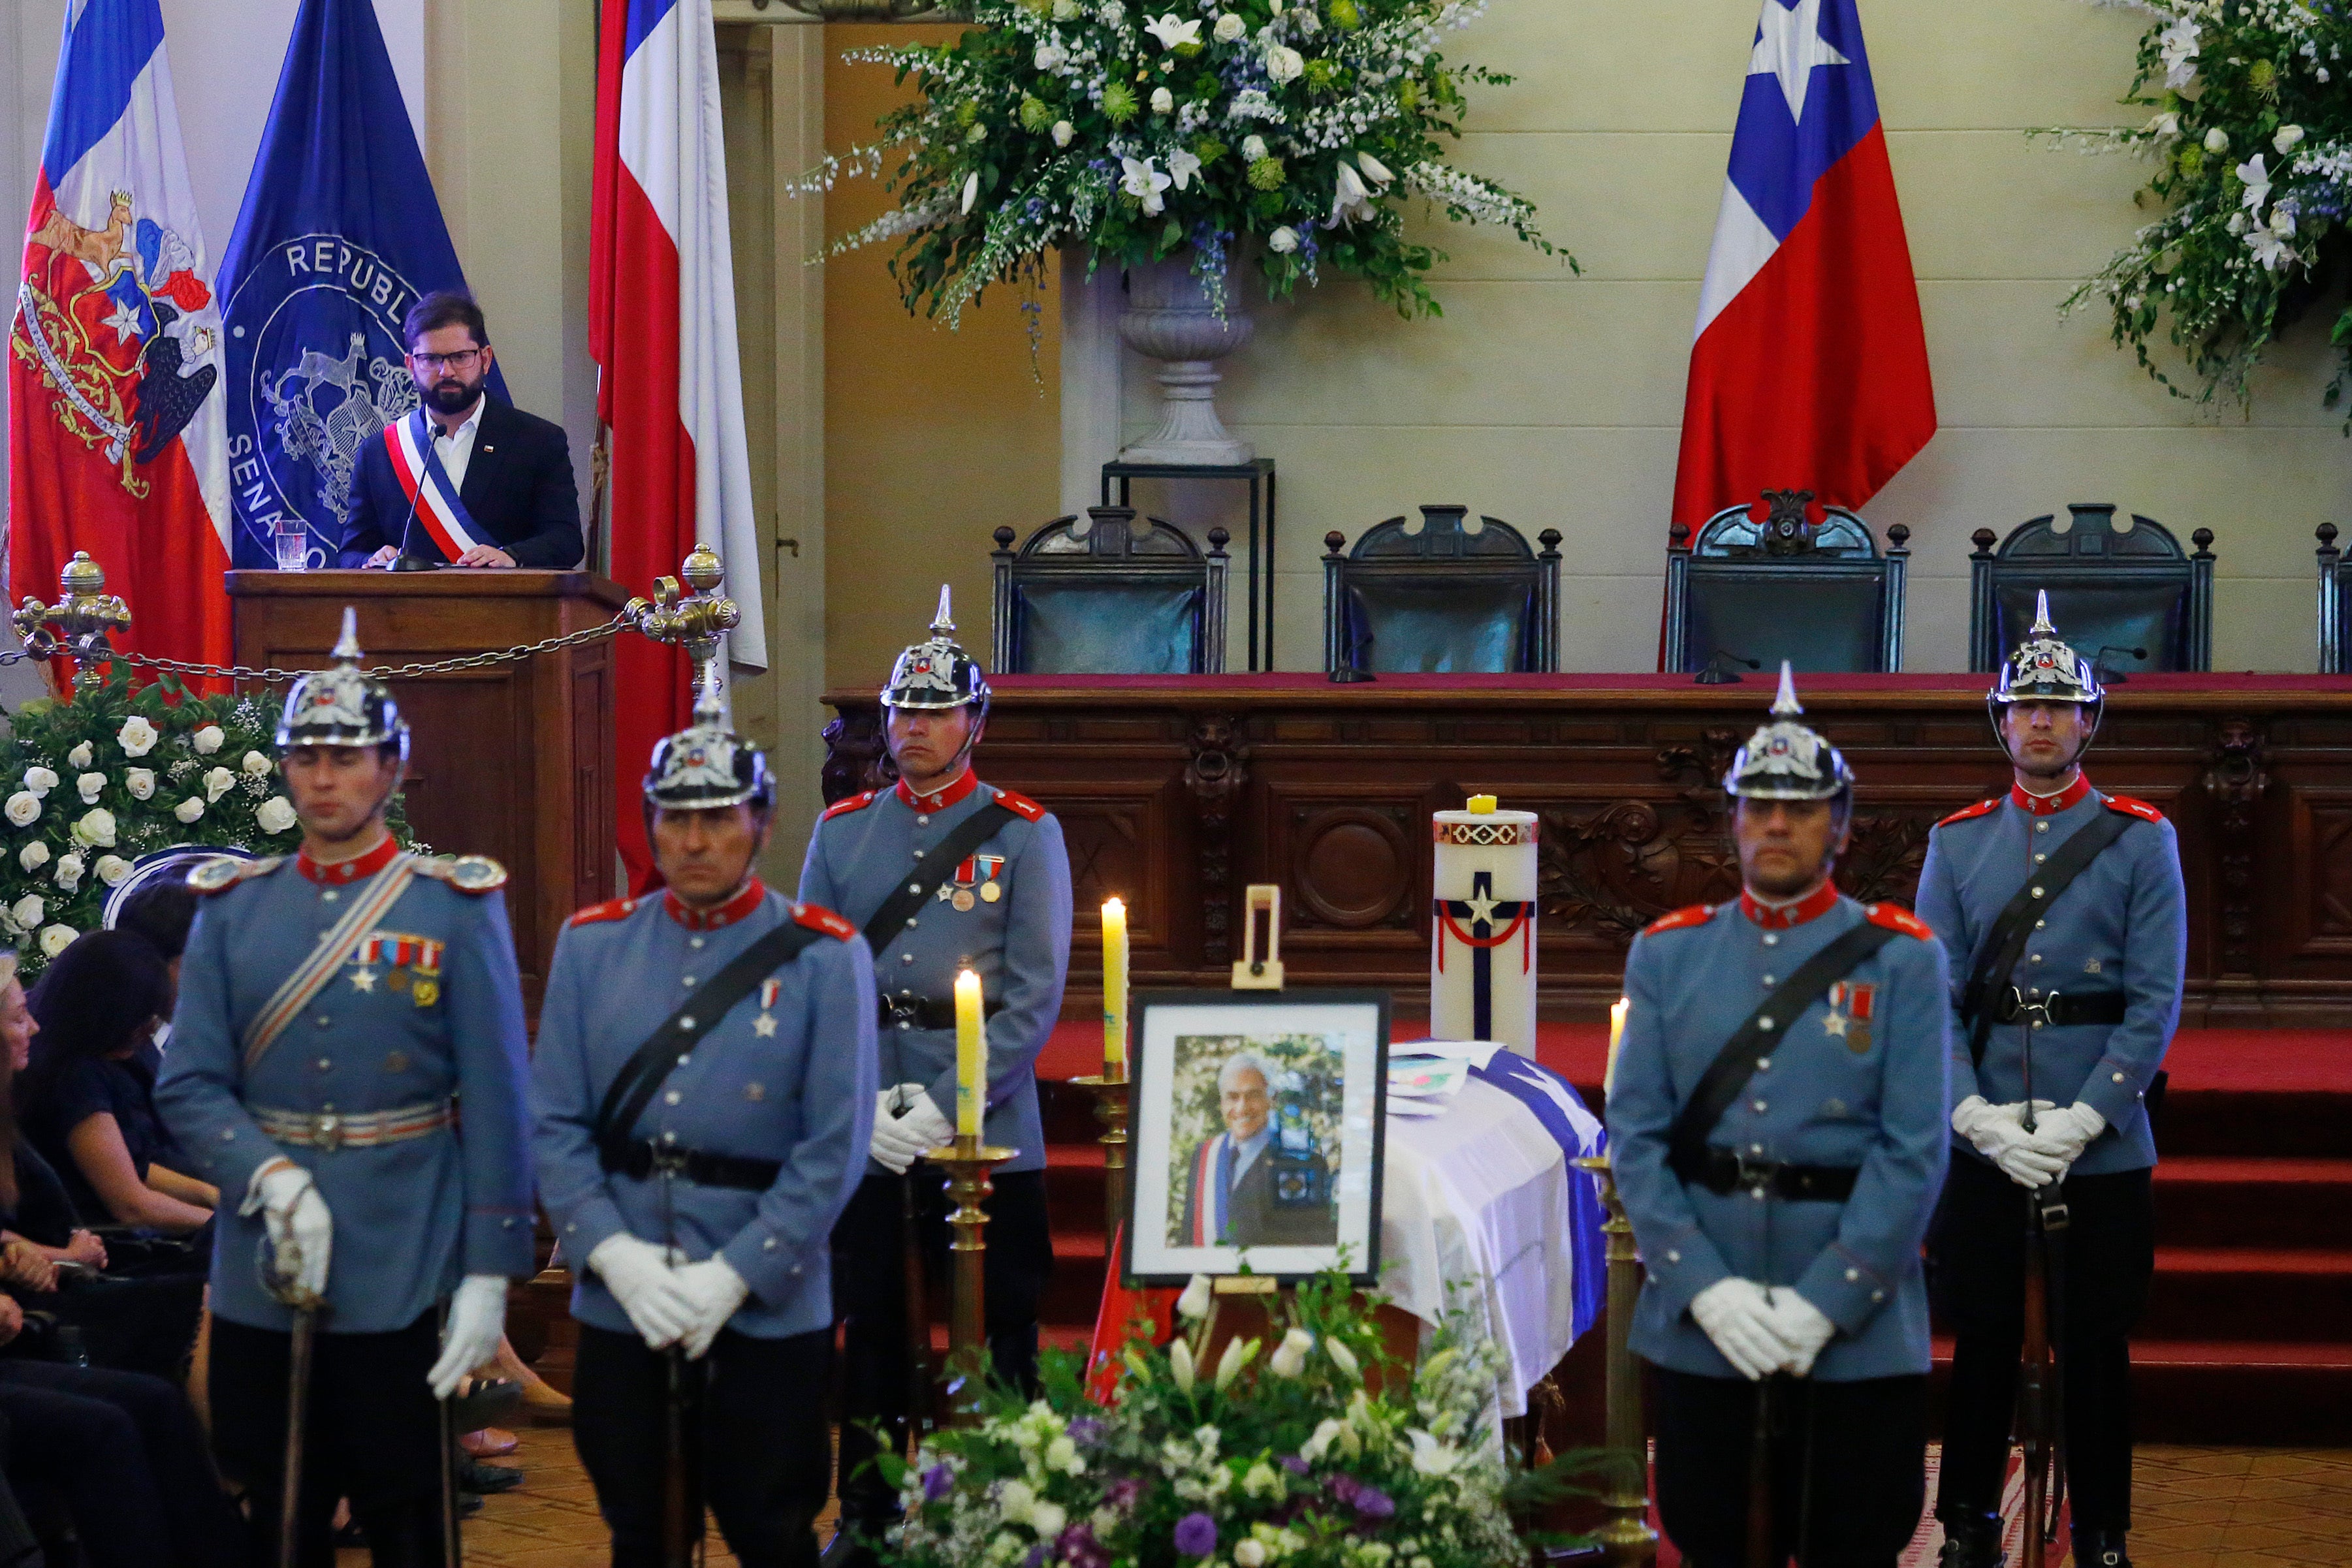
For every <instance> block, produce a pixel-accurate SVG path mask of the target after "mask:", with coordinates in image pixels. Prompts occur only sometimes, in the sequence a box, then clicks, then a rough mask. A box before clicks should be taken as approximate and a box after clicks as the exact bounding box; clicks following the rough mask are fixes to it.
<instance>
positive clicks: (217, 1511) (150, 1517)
mask: <svg viewBox="0 0 2352 1568" xmlns="http://www.w3.org/2000/svg"><path fill="white" fill-rule="evenodd" d="M0 1412H5V1414H6V1416H7V1466H6V1468H7V1475H8V1481H9V1484H10V1485H11V1486H12V1487H14V1488H15V1489H16V1490H17V1491H18V1492H20V1493H29V1492H33V1491H37V1490H47V1491H49V1492H51V1493H53V1494H55V1495H56V1496H57V1497H58V1498H59V1499H61V1500H63V1502H64V1504H65V1510H66V1513H67V1516H68V1518H70V1519H71V1520H72V1521H73V1526H74V1533H75V1534H77V1535H78V1536H79V1537H80V1538H81V1544H82V1551H83V1552H84V1554H85V1555H87V1556H88V1558H89V1562H90V1563H91V1568H115V1565H116V1564H121V1565H122V1568H152V1565H153V1564H156V1563H178V1564H180V1565H181V1568H232V1565H233V1564H235V1563H239V1562H241V1561H242V1560H243V1558H244V1555H245V1553H244V1551H243V1548H242V1545H241V1543H240V1537H241V1534H242V1531H241V1529H240V1527H239V1525H238V1522H237V1518H236V1508H235V1507H234V1506H232V1505H231V1504H230V1502H229V1500H228V1496H227V1494H226V1493H225V1492H223V1491H222V1490H221V1488H220V1482H219V1480H218V1479H215V1477H214V1475H213V1468H212V1464H211V1462H210V1461H209V1460H208V1459H207V1458H205V1434H204V1428H203V1427H200V1426H198V1425H197V1424H196V1413H195V1412H194V1410H193V1409H191V1408H189V1406H188V1401H187V1396H185V1395H184V1394H182V1393H181V1392H180V1390H179V1388H178V1386H177V1385H173V1384H170V1383H166V1382H164V1381H163V1379H162V1378H160V1377H150V1376H148V1375H144V1374H142V1373H136V1372H117V1371H112V1370H110V1369H108V1368H105V1367H95V1366H68V1365H65V1364H61V1363H58V1362H47V1361H22V1360H16V1359H10V1360H5V1361H0Z"/></svg>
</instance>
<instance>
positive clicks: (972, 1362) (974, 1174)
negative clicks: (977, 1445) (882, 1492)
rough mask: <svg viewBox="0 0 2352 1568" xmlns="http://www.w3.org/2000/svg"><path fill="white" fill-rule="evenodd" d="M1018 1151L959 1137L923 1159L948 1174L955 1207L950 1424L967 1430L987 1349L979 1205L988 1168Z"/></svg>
mask: <svg viewBox="0 0 2352 1568" xmlns="http://www.w3.org/2000/svg"><path fill="white" fill-rule="evenodd" d="M1019 1152H1020V1151H1019V1150H1017V1149H1001V1148H997V1147H995V1146H994V1145H987V1144H982V1142H981V1141H980V1138H979V1136H978V1134H957V1136H956V1140H955V1142H954V1143H952V1144H950V1145H946V1146H945V1147H943V1148H937V1149H933V1150H932V1151H931V1152H930V1153H929V1154H927V1155H924V1156H923V1157H924V1158H925V1159H927V1160H929V1161H930V1162H931V1163H932V1164H933V1165H935V1166H939V1167H940V1168H941V1169H942V1170H944V1171H946V1172H947V1173H948V1197H949V1200H950V1202H951V1203H952V1204H953V1205H954V1207H952V1208H950V1210H949V1211H948V1223H949V1224H950V1225H951V1226H953V1227H955V1239H954V1240H952V1241H950V1242H949V1243H948V1250H949V1251H950V1252H951V1253H953V1254H954V1255H955V1256H954V1259H953V1262H954V1265H955V1310H954V1312H953V1314H952V1315H951V1316H950V1318H949V1319H948V1368H949V1374H950V1375H949V1378H948V1422H949V1425H950V1426H956V1427H966V1426H970V1425H971V1424H972V1423H973V1422H975V1421H977V1420H979V1418H980V1389H981V1379H982V1373H983V1371H984V1369H985V1363H986V1360H987V1347H988V1323H987V1316H988V1314H987V1299H988V1283H987V1272H986V1270H987V1262H988V1242H987V1240H986V1239H985V1238H983V1237H982V1234H981V1227H982V1226H983V1225H986V1224H987V1223H988V1211H987V1210H986V1209H984V1208H982V1207H981V1205H982V1203H983V1202H985V1201H986V1200H987V1198H988V1196H989V1195H990V1194H991V1193H992V1192H994V1191H995V1190H996V1187H995V1184H994V1183H992V1182H991V1181H990V1180H989V1179H988V1171H989V1167H990V1166H1000V1165H1003V1163H1004V1162H1005V1161H1006V1160H1009V1159H1011V1158H1012V1157H1013V1155H1015V1154H1018V1153H1019Z"/></svg>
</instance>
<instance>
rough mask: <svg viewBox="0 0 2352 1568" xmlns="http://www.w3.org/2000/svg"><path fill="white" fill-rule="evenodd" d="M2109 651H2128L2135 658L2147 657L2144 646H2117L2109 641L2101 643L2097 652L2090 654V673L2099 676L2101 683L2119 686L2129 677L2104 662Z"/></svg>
mask: <svg viewBox="0 0 2352 1568" xmlns="http://www.w3.org/2000/svg"><path fill="white" fill-rule="evenodd" d="M2110 653H2129V654H2130V655H2131V656H2132V657H2133V658H2135V659H2145V658H2147V649H2145V648H2119V647H2116V645H2115V644H2114V643H2101V644H2100V645H2099V649H2098V652H2096V653H2093V654H2092V655H2091V673H2092V674H2095V675H2096V676H2098V677H2099V684H2100V685H2107V686H2119V685H2123V684H2124V683H2125V682H2126V681H2128V680H2130V679H2131V677H2130V676H2129V675H2127V674H2124V673H2123V672H2122V671H2121V670H2118V669H2115V668H2113V667H2112V666H2110V665H2109V664H2107V663H2106V657H2107V655H2108V654H2110Z"/></svg>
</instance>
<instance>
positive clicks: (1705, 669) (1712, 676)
mask: <svg viewBox="0 0 2352 1568" xmlns="http://www.w3.org/2000/svg"><path fill="white" fill-rule="evenodd" d="M1727 664H1745V665H1747V666H1748V668H1749V669H1751V670H1760V669H1762V668H1763V667H1764V662H1763V661H1762V660H1761V659H1751V658H1749V657H1748V655H1747V654H1745V653H1733V652H1732V651H1731V650H1730V649H1728V648H1717V650H1716V651H1715V652H1714V653H1710V654H1708V655H1707V660H1706V664H1705V665H1704V666H1702V667H1701V668H1700V670H1699V673H1698V674H1696V675H1693V676H1692V677H1691V684H1692V685H1698V686H1727V685H1734V684H1736V683H1737V682H1738V681H1739V680H1740V679H1741V677H1740V675H1739V674H1738V673H1737V672H1735V671H1732V670H1730V669H1727V668H1726V667H1725V666H1726V665H1727Z"/></svg>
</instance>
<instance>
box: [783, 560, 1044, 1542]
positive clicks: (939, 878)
mask: <svg viewBox="0 0 2352 1568" xmlns="http://www.w3.org/2000/svg"><path fill="white" fill-rule="evenodd" d="M954 632H955V624H954V622H952V621H950V619H949V616H948V593H947V590H946V589H944V588H942V589H941V590H940V611H939V615H938V618H937V619H936V620H934V621H933V622H931V634H930V637H929V639H928V640H927V641H925V642H921V643H916V644H915V645H914V646H913V647H910V648H908V650H907V651H906V652H905V653H901V654H899V655H898V664H896V666H894V667H893V669H892V670H891V672H890V681H889V684H888V685H887V686H885V687H884V688H883V690H882V706H883V711H884V720H885V735H886V739H887V743H888V746H889V751H890V757H891V759H892V760H893V761H894V762H895V763H896V764H897V766H898V784H897V785H896V787H895V788H892V789H884V790H874V791H868V792H866V793H865V794H862V795H856V796H853V797H851V798H850V799H848V800H843V801H841V802H839V803H838V804H836V805H835V806H834V807H833V808H832V810H828V811H826V812H825V813H824V817H823V818H821V819H820V820H819V821H818V822H817V825H816V831H815V832H814V835H813V836H812V837H811V838H810V840H809V848H808V860H807V863H806V864H805V865H804V866H803V868H802V871H801V890H800V891H801V897H803V899H806V900H808V901H810V902H812V903H816V904H825V905H827V906H828V907H831V908H835V909H838V910H840V911H841V912H842V913H843V914H844V915H846V916H847V917H848V918H849V919H850V920H852V921H854V922H856V923H857V925H859V926H860V928H861V929H863V930H864V931H865V933H866V940H867V942H868V943H869V944H871V945H872V947H873V950H874V967H875V973H876V976H877V985H878V987H879V988H880V990H881V993H882V994H881V1002H880V1015H879V1017H880V1025H881V1034H880V1070H881V1082H882V1084H883V1086H884V1087H883V1088H882V1089H881V1091H880V1093H879V1105H878V1108H877V1113H876V1118H875V1122H874V1134H873V1149H872V1154H873V1157H872V1159H871V1160H869V1161H868V1162H867V1164H866V1179H865V1181H864V1182H863V1183H861V1184H860V1185H859V1186H858V1189H857V1195H856V1197H854V1198H852V1199H851V1200H850V1205H849V1209H848V1212H847V1213H846V1214H845V1215H844V1216H843V1217H842V1220H841V1223H840V1224H839V1225H838V1226H836V1227H835V1230H834V1251H835V1274H834V1278H835V1285H836V1302H837V1306H838V1309H839V1312H840V1313H841V1315H842V1316H843V1317H845V1319H846V1320H847V1325H846V1331H845V1344H844V1353H845V1355H846V1357H847V1361H848V1364H847V1366H846V1368H845V1377H844V1378H843V1416H842V1425H841V1484H840V1492H841V1507H842V1521H843V1526H844V1528H843V1529H842V1531H840V1532H839V1533H838V1534H836V1535H835V1538H834V1545H833V1546H832V1547H830V1548H828V1549H827V1557H828V1559H831V1560H835V1561H839V1560H841V1559H843V1558H852V1559H854V1558H856V1557H857V1556H858V1555H860V1554H861V1553H862V1552H864V1550H865V1545H864V1543H865V1542H870V1541H872V1540H874V1539H876V1538H877V1537H878V1536H879V1534H880V1532H881V1531H883V1530H884V1529H886V1528H887V1526H888V1525H889V1524H890V1523H891V1522H892V1521H894V1520H895V1519H896V1518H897V1515H898V1497H897V1495H896V1493H895V1491H894V1490H892V1489H891V1487H890V1486H889V1485H888V1484H887V1482H886V1481H884V1480H883V1479H882V1478H881V1476H880V1475H879V1474H878V1473H877V1469H876V1468H875V1467H874V1466H873V1465H872V1463H871V1462H870V1461H871V1460H872V1459H873V1458H874V1456H875V1444H874V1440H873V1438H872V1437H871V1436H870V1435H869V1431H868V1427H869V1426H870V1425H872V1424H875V1423H879V1424H881V1425H882V1426H883V1427H884V1428H885V1429H886V1430H887V1431H888V1432H890V1433H891V1434H892V1435H893V1441H894V1442H895V1441H898V1440H899V1439H900V1437H901V1435H902V1434H903V1433H904V1431H905V1424H906V1422H907V1420H908V1418H909V1416H910V1415H912V1414H913V1413H914V1410H913V1404H914V1400H915V1397H916V1396H915V1394H914V1392H913V1390H911V1389H910V1387H909V1382H910V1378H909V1372H910V1370H913V1369H912V1368H911V1367H910V1361H911V1360H912V1354H913V1351H914V1349H915V1348H916V1347H915V1346H913V1345H910V1343H909V1341H908V1333H909V1330H910V1320H909V1314H908V1293H909V1292H908V1286H909V1284H910V1283H917V1282H916V1281H910V1280H909V1278H908V1275H909V1269H908V1260H909V1255H910V1254H911V1255H912V1256H913V1258H914V1259H915V1260H920V1259H921V1258H922V1257H923V1256H924V1255H926V1253H929V1254H931V1255H933V1256H934V1257H935V1258H937V1259H940V1260H943V1259H944V1257H945V1252H944V1248H945V1245H946V1226H945V1222H944V1206H943V1202H942V1190H941V1187H942V1184H941V1179H940V1176H939V1174H938V1173H937V1172H936V1171H935V1170H933V1169H932V1168H931V1167H929V1166H919V1164H918V1162H919V1160H920V1158H921V1156H922V1154H923V1152H924V1151H925V1150H927V1149H932V1148H937V1147H939V1146H940V1145H943V1144H945V1143H947V1142H948V1141H949V1139H950V1137H952V1136H953V1134H954V1122H953V1114H954V1110H955V1005H954V985H955V977H956V972H957V971H958V970H959V969H971V970H973V971H975V972H976V973H977V974H978V975H979V976H980V981H981V990H982V998H983V1010H984V1013H985V1016H986V1020H987V1021H986V1030H987V1044H988V1111H987V1120H986V1124H985V1130H984V1137H985V1141H986V1142H988V1143H990V1144H994V1145H1000V1146H1003V1147H1005V1148H1010V1149H1013V1150H1014V1151H1016V1152H1015V1153H1014V1155H1013V1157H1012V1158H1011V1159H1009V1160H1007V1161H1006V1162H1005V1163H1004V1164H1003V1166H1000V1167H998V1168H997V1170H996V1172H995V1176H994V1180H995V1188H996V1190H995V1194H994V1196H993V1197H991V1198H990V1199H989V1202H988V1216H989V1225H988V1254H987V1270H988V1272H987V1322H986V1325H985V1328H986V1332H987V1335H988V1349H989V1354H990V1357H991V1360H992V1364H993V1366H994V1369H995V1372H996V1374H997V1375H999V1376H1000V1377H1003V1378H1006V1379H1008V1380H1010V1381H1012V1382H1014V1383H1016V1384H1029V1383H1034V1378H1035V1375H1036V1364H1037V1301H1038V1297H1039V1294H1040V1293H1041V1292H1042V1291H1043V1290H1044V1289H1045V1281H1046V1278H1047V1276H1048V1275H1049V1274H1050V1273H1051V1271H1052V1270H1053V1265H1054V1253H1053V1243H1052V1239H1051V1237H1050V1236H1049V1234H1048V1231H1047V1227H1046V1219H1045V1134H1044V1130H1043V1128H1042V1126H1041V1125H1040V1124H1039V1121H1038V1115H1037V1082H1036V1078H1035V1076H1034V1066H1035V1063H1036V1060H1037V1052H1038V1051H1040V1050H1041V1049H1043V1047H1044V1046H1045V1037H1046V1036H1047V1035H1048V1034H1050V1033H1051V1032H1052V1031H1053V1028H1054V1024H1055V1019H1057V1018H1058V1017H1059V1016H1060V1013H1061V1007H1062V985H1063V981H1064V978H1065V977H1066V974H1067V972H1068V969H1069V963H1070V864H1069V857H1068V855H1067V854H1066V852H1064V850H1063V847H1062V828H1061V824H1060V823H1058V822H1056V821H1055V820H1054V819H1053V817H1052V816H1051V815H1049V814H1048V813H1047V812H1046V811H1045V808H1043V807H1041V806H1039V805H1038V804H1037V803H1036V802H1035V801H1034V800H1028V799H1026V798H1024V797H1023V796H1020V795H1016V794H1014V793H1013V791H1012V790H1010V789H993V788H992V787H991V786H989V785H986V784H983V783H982V782H981V781H980V779H978V778H977V777H976V776H975V775H974V774H973V772H972V770H971V751H972V747H975V746H976V745H978V744H979V742H980V737H981V731H982V726H983V725H984V723H985V722H986V719H987V716H988V681H987V679H986V677H985V676H984V675H982V673H981V669H980V666H979V665H978V664H976V663H974V662H973V660H972V658H971V655H970V654H969V653H965V652H964V651H963V649H962V648H961V647H959V646H958V645H957V644H956V642H955V640H954ZM910 1229H912V1230H915V1231H918V1232H919V1235H916V1236H911V1237H910V1235H909V1234H908V1232H909V1230H910ZM910 1242H919V1245H910ZM911 1326H912V1327H913V1328H914V1329H915V1331H916V1332H918V1333H919V1332H920V1325H919V1324H916V1325H911ZM926 1343H927V1342H926Z"/></svg>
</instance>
